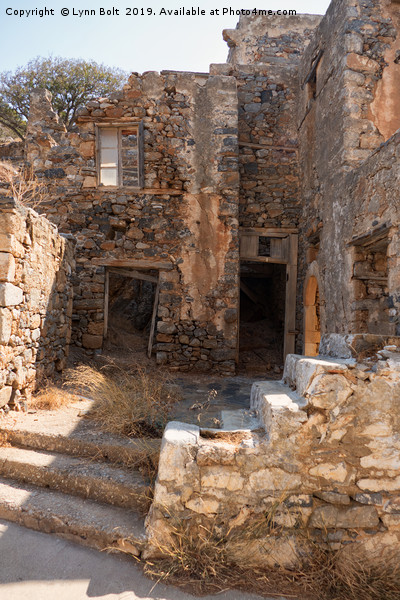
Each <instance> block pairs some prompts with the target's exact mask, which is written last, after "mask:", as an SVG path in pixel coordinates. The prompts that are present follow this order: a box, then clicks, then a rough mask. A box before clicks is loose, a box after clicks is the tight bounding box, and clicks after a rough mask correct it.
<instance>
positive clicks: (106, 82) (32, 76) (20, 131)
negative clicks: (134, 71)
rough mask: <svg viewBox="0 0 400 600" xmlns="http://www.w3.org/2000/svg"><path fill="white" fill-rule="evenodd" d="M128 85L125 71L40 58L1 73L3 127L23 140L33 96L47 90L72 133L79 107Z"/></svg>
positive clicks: (0, 97)
mask: <svg viewBox="0 0 400 600" xmlns="http://www.w3.org/2000/svg"><path fill="white" fill-rule="evenodd" d="M125 81H126V73H125V72H124V71H122V70H120V69H115V68H110V67H106V66H104V65H101V64H100V65H99V64H98V63H96V62H94V61H86V60H82V59H74V58H60V57H49V58H41V57H37V58H35V59H33V60H31V61H29V62H28V64H27V65H26V66H24V67H17V69H16V70H15V71H14V72H12V71H4V72H3V73H0V124H1V125H4V126H5V127H8V128H9V129H10V130H11V131H13V132H14V133H15V134H16V135H18V136H19V137H20V138H22V139H24V134H25V129H26V121H27V119H28V115H29V98H30V93H31V91H32V90H33V89H35V88H46V89H48V90H49V91H50V92H51V93H52V95H53V108H54V110H55V111H56V112H57V113H58V115H59V117H60V119H61V120H62V121H63V123H64V124H65V126H66V127H67V129H70V128H71V127H72V125H73V124H74V122H75V118H76V111H77V110H78V108H79V107H81V106H83V105H84V104H85V103H86V102H88V100H90V99H92V98H98V97H101V96H107V95H108V94H110V93H111V92H115V91H118V90H119V89H120V88H121V87H122V85H123V84H124V83H125Z"/></svg>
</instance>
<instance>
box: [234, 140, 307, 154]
mask: <svg viewBox="0 0 400 600" xmlns="http://www.w3.org/2000/svg"><path fill="white" fill-rule="evenodd" d="M239 147H243V148H255V149H256V150H283V151H284V152H298V151H299V149H298V148H296V147H295V146H267V145H266V144H253V143H251V142H240V141H239Z"/></svg>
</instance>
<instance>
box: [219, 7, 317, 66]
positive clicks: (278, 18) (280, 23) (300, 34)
mask: <svg viewBox="0 0 400 600" xmlns="http://www.w3.org/2000/svg"><path fill="white" fill-rule="evenodd" d="M321 19H322V17H321V15H289V16H282V15H269V16H262V15H257V16H254V15H241V16H240V19H239V22H238V24H237V25H236V29H225V30H224V32H223V36H224V40H225V41H226V42H227V44H228V46H229V55H228V62H229V63H233V64H237V65H248V64H260V63H264V64H269V65H279V66H281V67H282V68H283V69H285V68H286V67H287V63H288V62H293V60H298V59H299V58H300V56H301V54H302V52H303V51H304V48H305V46H307V44H308V43H309V40H310V38H312V37H313V34H314V31H315V28H316V27H317V26H318V24H319V23H320V21H321Z"/></svg>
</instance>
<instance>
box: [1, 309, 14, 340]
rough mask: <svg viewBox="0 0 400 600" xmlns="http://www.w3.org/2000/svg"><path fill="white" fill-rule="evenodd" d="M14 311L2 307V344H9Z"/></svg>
mask: <svg viewBox="0 0 400 600" xmlns="http://www.w3.org/2000/svg"><path fill="white" fill-rule="evenodd" d="M12 320H13V318H12V312H11V311H10V310H8V309H7V308H0V344H8V342H9V339H10V335H11V329H12Z"/></svg>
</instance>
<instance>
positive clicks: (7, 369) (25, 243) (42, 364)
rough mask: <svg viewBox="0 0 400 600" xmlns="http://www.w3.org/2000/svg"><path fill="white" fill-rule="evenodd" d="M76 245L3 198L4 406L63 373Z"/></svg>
mask: <svg viewBox="0 0 400 600" xmlns="http://www.w3.org/2000/svg"><path fill="white" fill-rule="evenodd" d="M73 267H74V259H73V244H72V242H70V241H68V240H67V239H65V238H64V237H62V236H60V235H59V234H58V231H57V228H56V227H55V226H54V225H52V224H51V223H50V222H49V221H48V220H47V219H46V218H45V217H42V216H40V215H38V214H37V213H36V212H35V211H34V210H32V209H29V208H24V207H23V206H21V205H20V204H18V203H17V202H15V201H14V200H12V199H10V198H7V197H4V196H0V407H1V406H4V405H5V404H7V403H9V402H11V403H14V404H17V403H18V402H17V401H18V398H19V397H21V395H24V396H25V397H27V396H29V395H30V393H31V391H32V390H33V389H34V388H35V386H36V384H37V382H38V380H39V379H40V378H41V377H43V376H49V375H51V374H52V373H53V372H54V371H56V370H61V369H62V368H63V367H64V365H65V361H66V357H67V354H68V345H69V341H70V335H71V314H72V285H71V282H70V275H71V272H72V269H73Z"/></svg>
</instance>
